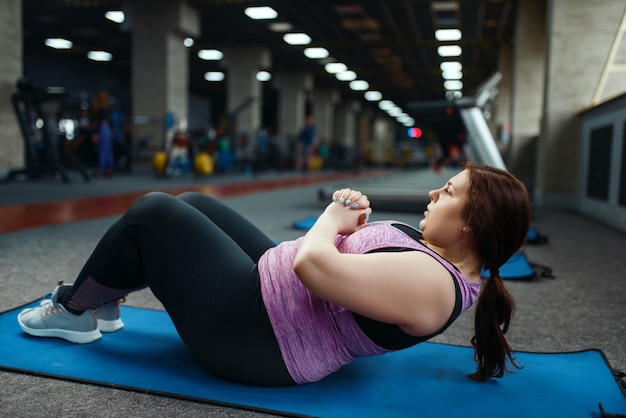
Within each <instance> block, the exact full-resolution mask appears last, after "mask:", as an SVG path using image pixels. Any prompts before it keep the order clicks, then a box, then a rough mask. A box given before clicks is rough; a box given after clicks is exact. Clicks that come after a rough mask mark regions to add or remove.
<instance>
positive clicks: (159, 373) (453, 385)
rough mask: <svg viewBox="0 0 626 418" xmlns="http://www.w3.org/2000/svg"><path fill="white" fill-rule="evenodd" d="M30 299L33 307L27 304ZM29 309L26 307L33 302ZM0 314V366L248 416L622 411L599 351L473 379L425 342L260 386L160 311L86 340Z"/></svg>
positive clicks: (464, 361)
mask: <svg viewBox="0 0 626 418" xmlns="http://www.w3.org/2000/svg"><path fill="white" fill-rule="evenodd" d="M35 303H37V302H35ZM35 303H33V305H34V304H35ZM20 310H21V308H19V309H15V310H12V311H9V312H5V313H3V314H0V332H1V334H0V335H1V336H2V344H0V368H1V369H4V370H11V371H19V372H28V373H33V374H36V375H38V376H41V375H43V376H50V377H58V378H63V379H70V380H75V381H79V382H86V383H90V384H97V385H103V386H106V387H114V388H121V389H129V390H134V391H138V392H142V393H146V392H147V393H155V394H160V395H167V396H172V397H176V398H182V399H193V400H194V401H204V402H207V403H213V404H219V405H230V406H236V407H239V408H245V409H251V410H256V411H266V412H268V411H269V412H275V413H281V414H289V415H307V416H320V417H347V416H358V417H455V416H462V417H495V416H507V417H531V416H532V417H550V418H553V417H561V416H566V417H570V418H571V417H585V418H588V417H591V416H599V405H600V404H601V405H602V407H603V408H604V410H605V411H606V412H609V413H613V414H617V413H625V412H626V398H625V397H624V394H623V393H622V392H621V390H620V388H619V386H618V384H617V382H616V381H615V378H614V376H613V374H612V372H611V370H610V368H609V367H608V364H607V362H606V360H605V358H604V356H603V355H602V353H601V352H599V351H596V350H590V351H582V352H576V353H564V354H539V353H518V355H517V359H518V361H519V363H521V364H523V365H524V368H523V369H521V370H519V371H517V372H516V373H515V374H513V375H509V376H506V377H505V378H503V379H493V380H491V381H489V382H486V383H478V382H474V381H471V380H470V379H469V378H467V376H466V375H467V373H469V372H471V371H473V368H474V362H473V360H472V357H473V351H472V349H470V348H468V347H460V346H453V345H445V344H435V343H423V344H420V345H418V346H416V347H414V348H412V349H409V350H405V351H402V352H397V353H393V354H387V355H383V356H378V357H374V358H366V359H359V360H357V361H355V362H354V363H352V364H350V365H348V366H346V367H344V368H343V369H341V370H340V371H339V372H337V373H336V374H334V375H332V376H330V377H328V378H326V379H324V380H322V381H321V382H318V383H315V384H310V385H304V386H297V387H285V388H258V387H251V386H244V385H238V384H234V383H230V382H226V381H223V380H220V379H217V378H214V377H212V376H210V375H209V374H208V373H206V372H205V371H204V370H203V369H202V368H201V367H199V366H198V365H197V364H196V363H194V362H193V360H192V359H191V356H190V353H189V351H188V350H187V348H186V347H185V346H184V345H183V343H182V342H181V340H180V339H179V337H178V335H177V334H176V331H175V329H174V326H173V325H172V323H171V321H170V319H169V317H168V316H167V314H166V313H164V312H162V311H154V310H147V309H140V308H132V307H126V306H124V307H123V308H122V316H123V319H124V322H125V324H126V327H125V328H124V329H123V330H121V331H119V332H116V333H113V334H104V337H103V338H102V339H101V340H99V341H97V342H94V343H92V344H86V345H78V344H71V343H68V342H65V341H63V340H60V339H55V338H37V337H30V336H28V335H26V334H24V333H23V332H22V330H21V329H20V328H19V326H18V325H17V321H16V315H17V313H18V312H19V311H20Z"/></svg>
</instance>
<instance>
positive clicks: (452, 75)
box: [441, 71, 463, 80]
mask: <svg viewBox="0 0 626 418" xmlns="http://www.w3.org/2000/svg"><path fill="white" fill-rule="evenodd" d="M441 76H442V77H443V78H444V80H460V79H462V78H463V73H462V72H460V71H444V72H442V73H441Z"/></svg>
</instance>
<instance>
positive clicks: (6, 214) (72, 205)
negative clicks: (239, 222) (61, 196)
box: [0, 171, 377, 233]
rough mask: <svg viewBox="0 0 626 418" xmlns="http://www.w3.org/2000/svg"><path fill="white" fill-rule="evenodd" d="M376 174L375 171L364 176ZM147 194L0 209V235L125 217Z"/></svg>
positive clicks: (287, 183)
mask: <svg viewBox="0 0 626 418" xmlns="http://www.w3.org/2000/svg"><path fill="white" fill-rule="evenodd" d="M374 174H377V173H376V172H375V171H372V172H368V173H367V175H368V176H369V175H374ZM355 177H363V174H359V173H344V174H335V175H314V174H311V175H307V176H302V177H292V178H285V179H277V180H253V181H248V182H242V183H232V184H222V185H202V186H193V187H183V188H173V189H162V190H161V191H164V192H167V193H170V194H173V195H176V194H180V193H183V192H187V191H196V192H200V193H205V194H207V195H210V196H214V197H229V196H237V195H242V194H247V193H254V192H262V191H268V190H276V189H283V188H288V187H297V186H307V185H313V184H317V183H322V182H328V181H337V180H343V179H349V178H355ZM145 193H146V191H141V192H133V193H124V194H116V195H110V196H98V197H89V198H81V199H68V200H59V201H53V202H43V203H31V204H24V205H13V206H3V207H0V233H4V232H15V231H20V230H22V229H27V228H35V227H40V226H48V225H56V224H62V223H68V222H77V221H84V220H89V219H95V218H100V217H105V216H114V215H120V214H122V213H124V212H125V211H126V210H127V209H128V207H129V206H130V205H131V204H132V203H133V202H135V201H136V200H137V199H138V198H140V197H141V196H142V195H144V194H145Z"/></svg>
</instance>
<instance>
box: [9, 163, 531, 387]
mask: <svg viewBox="0 0 626 418" xmlns="http://www.w3.org/2000/svg"><path fill="white" fill-rule="evenodd" d="M430 199H431V202H430V203H429V205H428V210H427V211H426V212H425V213H424V219H423V220H422V221H421V222H420V229H421V231H422V232H421V233H420V232H419V231H417V230H416V229H414V228H412V227H410V226H409V225H405V224H402V223H400V222H393V221H387V222H372V223H368V222H367V220H368V216H369V215H370V214H371V212H372V209H371V207H370V202H369V200H368V198H367V196H365V195H364V194H362V193H361V192H359V191H357V190H351V189H341V190H337V191H336V192H335V193H334V194H333V201H332V202H331V203H330V204H329V205H328V206H327V207H326V209H325V210H324V212H323V213H322V214H321V215H320V217H319V218H318V220H317V222H316V223H315V225H314V226H313V227H312V228H311V229H310V230H309V231H308V232H307V234H306V235H305V236H304V237H303V238H300V239H298V240H295V241H286V242H283V243H281V244H280V245H277V246H276V245H275V244H274V243H273V241H272V240H270V239H269V238H268V237H266V236H265V235H264V234H263V233H261V232H260V231H259V230H258V229H256V228H255V227H254V226H253V225H251V224H250V223H249V222H248V221H246V220H245V219H244V218H242V217H241V216H240V215H238V214H236V213H234V212H233V211H232V210H231V209H229V208H227V207H226V206H224V205H223V204H222V203H220V202H219V201H216V200H214V199H212V198H210V197H208V196H204V195H201V194H197V193H186V194H183V195H181V196H179V197H177V198H176V197H173V196H169V195H166V194H163V193H150V194H148V195H146V196H144V197H142V198H141V199H139V200H138V201H137V202H136V203H135V204H134V205H133V206H132V207H131V208H130V209H129V210H128V212H127V213H126V214H124V215H123V216H122V217H121V218H120V219H119V220H118V221H117V222H116V223H115V224H114V225H113V226H112V227H111V228H110V229H109V230H108V231H107V233H106V234H105V235H104V236H103V238H102V240H101V241H100V243H99V244H98V246H97V247H96V248H95V250H94V252H93V253H92V255H91V256H90V258H89V259H88V260H87V262H86V264H85V266H84V267H83V269H82V271H81V272H80V274H79V275H78V277H77V279H76V281H75V283H74V284H73V285H72V286H70V285H59V286H57V288H56V289H55V290H54V292H53V294H52V299H51V300H48V301H46V302H43V303H42V304H41V306H39V307H37V308H31V309H26V310H24V311H23V312H21V313H20V314H19V316H18V322H19V324H20V326H21V327H22V329H23V330H24V331H25V332H27V333H29V334H31V335H36V336H44V337H60V338H64V339H66V340H69V341H72V342H78V343H87V342H91V341H94V340H96V339H98V338H100V337H101V331H102V332H106V331H115V330H117V329H119V328H120V327H121V326H122V323H121V320H120V319H119V310H118V303H117V302H116V301H117V300H119V298H123V297H124V296H125V295H126V294H128V293H129V292H132V291H134V290H137V289H141V288H144V287H146V286H149V287H150V288H151V290H152V292H153V293H154V294H155V295H156V297H157V298H158V299H159V300H160V301H161V302H162V303H163V306H164V307H165V309H166V310H167V312H168V313H169V315H170V317H171V318H172V321H173V323H174V325H175V326H176V328H177V331H178V333H179V335H180V336H181V338H182V339H183V341H184V342H185V343H186V344H187V345H188V346H189V348H190V349H191V351H192V353H193V355H194V357H195V358H196V359H197V361H198V362H199V363H200V364H202V365H203V366H204V367H206V368H207V369H208V370H209V371H210V372H211V373H213V374H214V375H216V376H219V377H222V378H224V379H228V380H232V381H237V382H240V383H245V384H253V385H263V386H278V385H293V384H304V383H308V382H314V381H317V380H320V379H322V378H323V377H325V376H327V375H328V374H330V373H333V372H334V371H336V370H337V369H339V368H340V367H341V366H342V365H344V364H347V363H349V362H350V361H352V360H353V359H354V358H356V357H359V356H368V355H376V354H383V353H387V352H390V351H394V350H400V349H403V348H407V347H411V346H413V345H415V344H417V343H419V342H422V341H425V340H427V339H429V338H431V337H433V336H434V335H437V334H439V333H441V332H443V331H444V330H445V329H446V328H447V327H448V326H449V325H450V324H451V323H452V322H453V321H454V320H455V319H456V318H457V317H458V316H459V315H460V313H461V312H463V311H465V310H467V309H468V308H469V307H470V306H471V305H472V304H473V303H474V302H475V301H476V300H478V302H477V307H476V318H475V326H476V335H475V336H474V338H473V339H472V344H473V345H474V347H475V350H476V359H477V370H476V372H475V373H473V374H471V375H470V377H472V378H474V379H476V380H481V381H482V380H487V379H489V378H491V377H502V376H503V374H504V372H505V371H506V369H507V368H506V364H505V362H506V359H509V361H510V362H511V363H512V364H513V365H515V363H514V361H513V359H512V357H511V348H510V346H509V345H508V343H507V342H506V340H505V338H504V333H505V332H506V331H507V329H508V326H509V322H510V319H511V315H512V311H513V300H512V298H511V296H510V295H509V294H508V292H507V291H506V289H505V287H504V285H503V283H502V280H501V279H500V277H499V276H498V269H499V267H500V266H501V265H502V264H503V263H505V262H506V261H507V260H508V258H509V257H510V256H511V255H512V254H513V253H514V252H515V251H516V250H517V249H518V248H519V247H520V246H521V245H522V243H523V241H524V238H525V236H526V232H527V230H528V226H529V218H530V202H529V198H528V193H527V191H526V189H525V188H524V186H523V185H522V184H521V183H520V182H519V181H518V180H517V179H515V178H514V177H513V176H512V175H511V174H509V173H507V172H505V171H501V170H498V169H494V168H490V167H486V166H482V165H477V164H471V163H470V164H468V165H467V166H466V168H465V170H463V171H462V172H460V173H459V174H457V175H456V176H454V177H452V178H451V179H450V181H448V182H447V183H446V184H445V185H444V187H443V188H441V189H438V190H433V191H432V192H430ZM482 266H484V267H486V268H488V269H489V270H490V272H491V277H490V278H489V279H487V280H486V281H484V283H481V282H482V281H481V278H480V275H479V272H480V269H481V267H482ZM481 285H482V290H481ZM479 290H480V292H479ZM479 294H480V296H479ZM98 307H100V309H99V310H97V311H96V313H97V317H98V318H100V320H99V321H98V320H97V319H96V315H93V314H92V312H93V309H95V308H98ZM99 324H100V328H99Z"/></svg>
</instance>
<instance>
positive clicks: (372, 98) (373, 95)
mask: <svg viewBox="0 0 626 418" xmlns="http://www.w3.org/2000/svg"><path fill="white" fill-rule="evenodd" d="M382 98H383V94H382V93H381V92H379V91H374V90H370V91H366V92H365V100H367V101H368V102H377V101H379V100H380V99H382Z"/></svg>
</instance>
